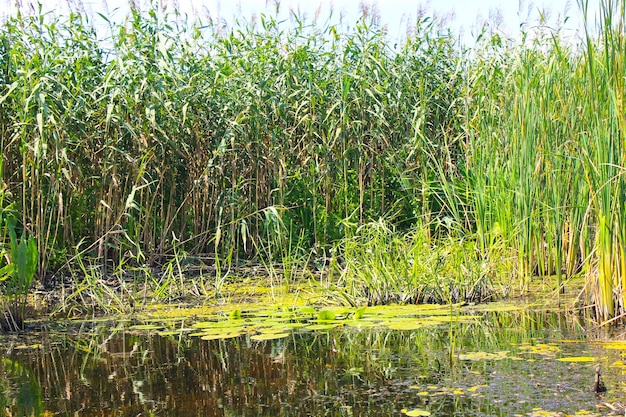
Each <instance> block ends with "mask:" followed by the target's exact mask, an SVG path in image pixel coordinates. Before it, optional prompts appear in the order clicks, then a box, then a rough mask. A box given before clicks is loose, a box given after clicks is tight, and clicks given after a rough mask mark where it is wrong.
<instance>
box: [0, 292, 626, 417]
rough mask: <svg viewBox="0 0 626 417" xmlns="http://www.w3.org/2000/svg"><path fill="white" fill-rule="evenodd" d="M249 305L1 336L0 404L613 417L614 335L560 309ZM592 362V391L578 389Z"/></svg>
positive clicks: (616, 381)
mask: <svg viewBox="0 0 626 417" xmlns="http://www.w3.org/2000/svg"><path fill="white" fill-rule="evenodd" d="M249 308H250V309H249V310H245V309H243V308H242V309H239V308H235V309H231V310H230V312H226V310H223V309H222V310H221V309H219V308H215V307H213V308H190V309H176V310H175V311H168V310H167V309H159V308H156V309H155V310H153V311H152V312H151V313H149V314H145V315H144V316H143V317H141V318H138V319H134V320H127V321H125V320H118V321H95V322H87V321H82V322H71V323H69V324H68V323H65V324H64V325H63V326H61V324H60V323H59V322H56V323H51V324H49V325H46V326H42V330H34V329H31V330H30V331H29V332H27V333H25V334H18V335H10V336H9V335H5V336H3V337H2V338H1V340H0V342H1V345H0V356H1V365H2V366H1V371H0V402H1V404H0V406H3V407H5V408H6V410H7V413H8V414H7V415H14V416H57V415H60V416H133V417H135V416H152V415H154V416H157V415H158V416H403V415H409V416H411V415H417V416H419V415H432V416H515V415H519V416H553V415H554V416H557V415H558V416H564V415H578V416H580V415H588V416H600V415H615V414H616V413H620V415H624V414H623V413H624V411H623V410H621V409H620V407H621V406H620V404H619V402H620V401H621V400H622V399H626V396H625V395H624V394H626V384H625V381H626V375H624V373H625V371H626V359H624V357H623V356H622V355H623V354H626V342H621V341H619V340H618V339H619V335H615V334H609V333H598V332H595V333H592V332H590V331H588V330H587V331H585V330H584V328H583V326H582V325H581V322H580V321H579V320H578V319H577V318H576V317H575V316H572V315H567V316H566V315H564V314H562V313H556V312H550V311H546V310H537V309H528V308H523V307H506V306H503V305H498V304H496V305H484V306H474V307H472V306H466V307H458V306H454V307H449V306H447V307H441V306H429V305H418V306H390V307H368V308H361V309H346V308H336V309H330V308H329V309H322V310H316V309H314V308H312V307H290V308H287V307H273V308H269V309H263V308H259V307H258V306H257V307H253V306H249ZM496 310H497V311H496ZM61 327H63V328H61ZM623 359H624V360H623ZM598 363H599V364H600V365H601V367H602V377H603V380H604V382H605V384H606V387H607V389H608V392H606V393H605V394H603V395H596V394H594V393H593V392H592V385H593V381H594V375H595V368H596V365H597V364H598Z"/></svg>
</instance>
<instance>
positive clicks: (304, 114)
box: [0, 0, 626, 319]
mask: <svg viewBox="0 0 626 417" xmlns="http://www.w3.org/2000/svg"><path fill="white" fill-rule="evenodd" d="M580 7H581V9H582V10H583V12H584V14H585V15H586V16H587V17H588V18H591V17H590V16H588V14H589V13H588V11H587V4H586V3H585V2H582V3H581V4H580ZM601 11H602V15H601V19H600V24H599V25H598V27H597V28H593V27H592V25H591V24H590V23H588V24H587V28H588V31H587V34H586V37H585V38H584V41H583V42H576V41H572V39H570V38H568V37H566V36H565V35H563V34H562V33H561V32H560V31H559V30H558V29H556V30H554V29H550V28H549V26H548V22H542V21H540V22H538V24H537V25H536V29H534V30H533V31H532V32H528V33H522V40H521V41H513V40H508V39H505V38H503V37H502V36H500V35H497V34H490V33H487V32H485V33H484V34H483V35H482V37H481V39H479V40H478V43H477V46H476V47H475V48H473V49H471V50H466V49H463V48H461V47H460V45H459V44H458V43H457V41H456V40H455V39H456V38H455V36H454V34H453V33H451V31H449V30H447V29H446V28H445V25H444V23H445V22H441V21H438V20H434V19H431V18H428V17H424V16H422V17H420V18H418V19H416V20H415V21H413V22H411V24H412V27H413V30H412V31H411V32H410V33H409V34H408V36H407V38H406V40H405V41H403V42H402V43H401V44H399V45H398V46H395V47H392V46H391V45H390V43H389V42H388V39H387V37H386V34H385V30H384V28H383V27H382V26H381V25H380V24H379V21H378V19H377V18H376V14H375V13H374V10H371V9H367V8H363V10H362V16H361V18H360V19H359V20H358V22H356V24H355V25H354V28H353V29H346V28H344V27H342V26H339V25H334V24H331V23H330V22H331V20H330V19H329V20H328V21H323V20H321V19H319V17H316V18H315V19H314V20H306V19H304V18H302V17H301V16H297V15H293V14H292V15H291V17H290V18H289V21H288V22H281V21H278V19H277V18H276V17H275V16H270V15H261V16H258V17H256V18H255V19H252V20H249V21H246V20H241V21H239V22H234V23H233V24H232V25H229V26H227V27H226V28H224V27H220V26H217V25H214V24H211V23H209V24H208V25H207V24H202V23H201V22H199V21H197V22H193V21H187V20H185V19H184V18H183V17H182V16H180V15H178V14H176V13H173V14H170V15H168V14H166V13H165V12H164V11H163V10H161V9H160V8H159V7H158V6H156V5H154V6H151V7H149V8H148V9H146V10H140V9H139V8H137V7H133V8H132V11H131V13H130V15H129V16H128V17H127V20H126V21H125V22H124V23H123V24H121V25H116V24H113V23H112V22H110V21H108V20H106V19H107V18H106V17H101V18H102V19H104V24H105V25H107V26H108V27H109V28H110V33H111V35H110V37H107V38H106V39H102V38H100V37H98V35H97V33H96V30H95V29H94V27H93V23H92V22H91V21H90V20H89V17H88V16H85V15H82V14H80V13H73V14H71V15H70V16H68V17H65V18H64V17H59V16H55V15H54V14H46V13H42V12H41V10H39V11H38V12H35V13H34V14H32V15H28V14H26V13H20V14H18V15H17V16H15V17H11V18H9V19H7V20H6V21H5V22H3V23H2V28H3V30H2V31H0V79H1V83H0V135H1V136H0V145H1V147H2V168H3V169H2V170H0V185H1V186H2V188H0V189H1V190H2V193H3V194H2V198H0V206H1V207H0V208H2V209H6V207H8V206H9V205H11V207H12V208H11V209H12V210H14V211H15V212H16V213H17V217H18V221H17V222H16V227H17V228H18V229H19V230H24V231H26V232H27V233H26V235H28V236H33V238H34V239H35V240H34V241H35V242H36V245H37V253H38V254H39V256H38V268H37V269H38V273H39V276H40V277H41V279H42V280H45V277H46V276H47V275H46V274H47V273H49V272H50V271H57V270H68V269H69V270H73V271H74V272H76V271H79V273H80V271H81V270H85V267H84V265H85V264H89V265H95V264H99V265H101V266H102V267H103V269H101V270H99V271H98V273H97V274H95V273H92V272H90V274H91V275H90V276H96V277H100V278H98V279H97V280H96V281H98V280H100V279H101V278H103V277H106V276H109V275H110V274H113V275H114V276H115V274H117V276H119V270H120V269H121V267H122V266H123V267H124V268H139V269H140V270H141V271H149V270H150V268H151V267H153V266H155V265H156V266H158V265H160V266H165V269H167V268H170V271H169V273H168V271H167V270H165V271H164V275H162V276H161V278H158V277H157V278H154V277H147V278H146V277H145V274H144V275H142V276H144V278H142V279H143V281H145V282H154V283H155V285H156V289H158V293H159V294H161V295H160V296H162V297H166V296H165V295H164V293H163V292H164V291H167V288H165V287H170V284H171V287H172V290H173V291H183V290H182V288H184V287H185V282H184V281H185V275H184V274H183V273H181V272H180V271H182V269H181V268H179V265H177V264H176V263H172V259H174V260H178V259H180V257H181V254H184V257H196V256H200V255H206V254H211V256H210V258H211V260H212V262H213V265H210V266H212V267H213V268H212V270H214V271H215V277H214V278H215V279H214V282H215V286H216V288H217V287H219V286H220V283H223V281H224V279H225V277H230V275H229V274H230V272H231V271H232V270H234V269H233V266H236V265H237V264H238V263H240V262H241V261H242V260H252V261H256V262H258V263H260V264H263V265H265V266H266V270H267V271H269V273H270V274H274V275H276V276H282V277H284V278H283V279H284V280H285V282H286V283H289V282H292V281H293V280H294V279H295V278H294V277H296V276H297V275H298V274H295V273H294V269H293V268H294V267H296V268H297V269H303V270H304V269H306V268H307V265H306V264H307V263H309V262H313V261H316V260H315V259H313V258H314V257H315V256H319V257H320V258H326V255H327V253H328V250H329V248H331V247H334V248H339V249H340V252H341V253H335V254H334V255H333V260H332V262H334V263H333V265H334V267H335V268H337V270H338V272H339V273H338V274H335V275H333V277H340V278H336V279H338V281H336V282H333V283H328V284H329V285H331V284H332V285H336V284H338V283H339V284H343V283H345V282H347V283H349V287H350V288H353V289H354V292H352V293H351V294H348V297H349V299H351V300H353V301H354V300H358V299H359V298H365V299H366V298H367V295H366V294H365V293H366V292H369V294H370V295H371V296H374V295H373V294H374V293H379V294H381V295H380V297H382V298H381V300H383V299H384V300H387V301H389V300H391V299H392V298H393V299H394V300H395V298H394V297H396V296H401V298H402V297H403V298H402V300H413V301H416V300H422V298H423V297H420V296H419V295H418V294H419V293H420V291H422V290H423V288H426V287H428V288H435V289H436V288H439V289H438V290H433V291H436V292H437V294H438V296H437V297H435V298H437V299H441V300H446V299H450V300H458V299H462V298H463V297H464V296H467V297H469V298H481V297H482V295H481V296H477V295H476V294H483V291H482V290H481V291H478V292H474V291H473V290H470V289H471V288H473V286H474V284H473V282H481V284H480V285H481V286H483V285H484V287H481V288H483V289H484V288H492V289H493V288H496V287H498V288H501V289H502V291H500V290H499V291H496V292H495V293H501V294H504V293H508V292H509V290H510V288H513V287H517V288H518V289H519V290H520V291H525V290H526V289H527V288H528V287H529V286H528V284H529V282H530V280H531V279H533V277H534V276H540V277H542V279H544V280H548V281H549V282H550V283H551V285H553V286H554V288H555V289H563V288H564V287H565V286H566V285H567V284H568V282H569V278H570V277H572V276H573V275H575V274H577V273H581V272H582V273H584V274H586V276H587V277H588V285H587V289H588V290H589V296H590V297H589V299H590V300H591V301H593V302H594V303H595V305H596V306H597V315H598V317H599V318H602V319H609V318H611V317H614V316H616V315H620V314H622V313H623V312H624V292H623V290H622V288H623V286H624V283H623V280H624V279H625V278H624V277H625V276H626V266H625V265H626V258H624V256H625V255H624V251H625V250H626V249H625V246H624V245H625V243H624V242H626V234H624V233H626V232H624V230H626V227H624V218H626V216H625V215H624V208H623V204H622V200H623V198H622V197H623V196H624V195H625V188H624V187H625V186H624V180H623V177H622V173H623V171H624V169H623V167H624V166H625V165H624V161H623V160H622V159H623V158H624V157H623V155H624V154H625V152H624V150H623V149H622V147H623V145H622V139H623V138H622V129H623V126H622V125H623V120H622V119H623V117H622V116H621V115H622V114H623V102H624V97H623V96H624V85H623V83H624V81H623V77H622V76H621V75H620V74H623V70H624V62H625V55H624V53H623V51H624V50H626V49H625V48H624V38H623V35H622V32H623V22H624V19H625V12H624V2H623V1H620V0H611V1H608V0H607V1H604V2H602V7H601ZM381 218H382V219H385V221H383V222H381V221H379V219H381ZM0 227H4V226H2V225H0ZM3 232H4V233H3V234H2V236H5V238H4V239H3V242H2V245H3V246H2V247H1V248H2V249H1V250H4V251H5V252H6V249H5V248H6V247H8V246H7V236H8V234H7V233H6V231H3ZM423 248H428V251H430V252H433V253H440V254H441V253H445V256H443V257H442V259H444V261H443V264H442V263H441V261H437V259H438V257H437V256H435V255H432V254H429V253H426V254H423V253H421V252H422V251H424V249H423ZM368 250H371V254H370V252H368ZM402 253H405V257H404V259H403V258H402V256H401V254H402ZM407 253H408V256H407V255H406V254H407ZM87 258H89V259H90V260H89V261H88V262H87V263H85V262H83V261H84V260H85V259H87ZM205 258H206V259H208V257H205ZM78 259H80V260H81V262H82V264H81V263H80V262H77V260H78ZM409 259H412V262H414V263H413V265H412V266H410V265H409V264H408V263H407V262H408V260H409ZM512 259H515V262H512V261H511V260H512ZM365 260H366V261H365ZM92 261H93V263H92ZM2 262H3V263H2V264H0V268H2V267H6V266H7V265H8V263H9V262H8V261H7V260H6V257H5V259H4V260H3V261H2ZM437 262H439V264H438V263H437ZM420 264H422V269H423V271H422V272H420V273H417V272H415V268H417V266H416V265H420ZM81 265H82V266H81ZM441 268H443V269H441ZM464 268H465V269H466V270H467V274H452V275H453V277H454V278H453V279H452V281H453V284H454V285H452V287H455V285H456V284H459V283H460V284H462V286H464V285H465V284H467V286H466V287H463V288H467V289H468V290H467V291H465V290H463V291H461V292H458V294H457V293H454V294H453V293H451V292H450V291H449V288H451V286H450V285H448V284H446V283H445V282H446V279H447V278H446V276H450V273H451V271H455V269H456V270H457V272H458V271H463V270H464ZM86 269H87V270H88V272H89V271H91V267H89V268H86ZM352 272H355V273H356V275H355V277H356V276H358V277H359V278H349V276H350V274H352ZM98 274H100V275H98ZM402 274H405V276H403V277H402V278H399V276H400V275H402ZM329 276H331V275H329ZM503 276H507V277H513V278H510V279H509V280H508V282H506V283H505V280H503V279H501V278H500V277H503ZM164 283H168V284H167V285H165V287H164ZM90 285H91V284H90ZM501 285H503V287H500V286H501ZM425 286H426V287H425ZM505 287H506V289H504V288H505ZM446 288H447V289H446ZM385 294H395V295H394V296H393V297H391V298H389V297H386V295H385ZM485 294H486V293H485ZM485 294H483V295H485ZM485 296H486V295H485ZM375 297H378V298H380V297H379V296H378V295H376V296H375ZM166 298H167V297H166ZM427 298H428V297H427ZM487 298H489V297H487Z"/></svg>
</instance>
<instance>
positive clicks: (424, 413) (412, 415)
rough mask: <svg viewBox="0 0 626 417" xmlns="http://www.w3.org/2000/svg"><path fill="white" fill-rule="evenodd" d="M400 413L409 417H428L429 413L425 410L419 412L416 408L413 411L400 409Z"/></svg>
mask: <svg viewBox="0 0 626 417" xmlns="http://www.w3.org/2000/svg"><path fill="white" fill-rule="evenodd" d="M402 412H403V413H404V414H406V415H407V416H409V417H419V416H429V415H430V412H428V411H426V410H420V409H419V408H416V409H415V410H410V411H409V410H407V409H406V408H404V409H402Z"/></svg>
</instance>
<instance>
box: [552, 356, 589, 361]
mask: <svg viewBox="0 0 626 417" xmlns="http://www.w3.org/2000/svg"><path fill="white" fill-rule="evenodd" d="M597 360H598V358H596V357H595V356H569V357H564V358H558V359H557V361H560V362H595V361H597Z"/></svg>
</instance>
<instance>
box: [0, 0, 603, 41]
mask: <svg viewBox="0 0 626 417" xmlns="http://www.w3.org/2000/svg"><path fill="white" fill-rule="evenodd" d="M39 1H40V2H41V3H42V5H43V9H44V10H53V11H54V12H55V13H57V14H63V13H67V11H68V10H69V8H70V7H73V8H77V7H80V8H83V9H84V10H85V11H86V12H87V13H91V14H92V15H93V16H96V20H97V15H96V13H103V14H105V15H106V16H109V18H112V19H113V21H116V22H119V21H122V20H123V19H124V17H125V16H126V14H127V13H128V10H129V2H130V1H134V2H135V3H137V4H142V3H143V2H145V0H39ZM156 1H158V3H159V4H160V5H161V6H162V7H165V8H166V10H167V9H170V10H171V9H173V8H176V9H178V10H179V11H181V12H183V13H187V14H188V15H189V16H190V17H192V18H193V17H200V18H202V19H205V20H206V19H207V18H208V17H209V16H210V17H211V18H212V19H219V20H223V21H225V22H232V21H233V20H234V19H235V17H246V18H250V17H251V16H252V15H255V14H256V15H258V14H259V13H261V12H264V11H268V8H269V11H270V13H273V8H274V7H275V0H204V1H198V0H156ZM36 3H37V2H36V1H29V0H0V18H2V16H3V15H4V16H7V15H11V14H13V13H15V11H16V10H17V6H16V4H20V7H21V9H22V10H28V9H33V6H32V5H33V4H36ZM361 3H364V4H368V5H372V4H373V5H374V7H375V8H376V9H377V11H378V13H379V15H380V19H381V22H382V23H383V24H384V25H386V27H387V32H388V36H389V39H390V40H391V41H396V40H401V37H402V36H403V35H404V33H406V26H407V22H412V21H414V20H415V18H416V17H417V14H418V12H419V11H420V10H421V11H426V12H427V14H428V15H433V14H435V15H437V16H440V17H443V18H445V19H446V22H447V24H448V25H449V26H450V27H451V28H452V29H453V30H455V32H457V33H459V34H460V35H459V36H461V38H462V39H463V40H464V41H465V42H466V43H471V40H472V39H475V38H476V36H477V34H478V32H479V31H480V29H481V28H482V27H483V23H484V22H490V24H491V28H492V29H493V30H497V31H500V32H502V34H504V35H507V36H509V37H515V36H517V34H519V29H520V27H521V26H520V25H522V24H523V23H525V26H524V28H525V29H526V30H528V29H529V28H532V27H533V26H534V25H535V24H536V22H537V21H538V19H539V16H540V15H543V16H545V17H546V19H547V22H548V25H550V26H552V27H561V28H563V29H564V30H566V31H569V32H571V33H572V34H574V35H575V33H576V31H579V33H581V32H580V30H581V29H582V14H581V12H580V10H579V6H578V4H577V2H576V0H549V1H545V0H534V1H530V0H430V1H429V0H425V1H416V0H380V1H376V0H365V1H363V0H281V1H280V10H281V11H282V13H288V12H289V11H290V10H295V11H298V12H299V13H300V14H303V13H304V14H306V15H307V16H308V17H309V18H313V17H314V16H315V15H316V13H317V12H319V13H320V15H321V16H322V17H326V16H328V14H329V13H330V11H331V10H332V11H333V16H335V17H336V18H338V17H339V16H343V21H344V22H351V23H352V22H356V19H357V17H358V15H359V10H360V4H361ZM589 3H590V4H592V6H590V9H593V10H592V13H591V14H592V15H595V13H596V10H597V6H596V8H595V9H594V6H593V5H595V4H597V3H599V0H595V1H594V0H591V1H590V2H589ZM594 20H595V18H594Z"/></svg>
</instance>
